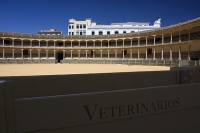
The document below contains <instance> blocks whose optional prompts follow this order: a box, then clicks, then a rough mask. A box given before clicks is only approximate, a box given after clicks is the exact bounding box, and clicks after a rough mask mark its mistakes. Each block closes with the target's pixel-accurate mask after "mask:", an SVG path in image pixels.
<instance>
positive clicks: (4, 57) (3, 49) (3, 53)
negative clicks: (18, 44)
mask: <svg viewBox="0 0 200 133" xmlns="http://www.w3.org/2000/svg"><path fill="white" fill-rule="evenodd" d="M4 58H5V49H3V59H4Z"/></svg>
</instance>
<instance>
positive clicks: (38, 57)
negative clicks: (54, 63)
mask: <svg viewBox="0 0 200 133" xmlns="http://www.w3.org/2000/svg"><path fill="white" fill-rule="evenodd" d="M38 59H40V49H38Z"/></svg>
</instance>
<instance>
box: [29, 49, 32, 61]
mask: <svg viewBox="0 0 200 133" xmlns="http://www.w3.org/2000/svg"><path fill="white" fill-rule="evenodd" d="M31 52H32V49H29V53H30V59H32V53H31Z"/></svg>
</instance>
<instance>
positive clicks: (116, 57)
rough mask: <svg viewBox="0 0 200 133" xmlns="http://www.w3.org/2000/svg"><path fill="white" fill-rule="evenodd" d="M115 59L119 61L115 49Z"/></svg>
mask: <svg viewBox="0 0 200 133" xmlns="http://www.w3.org/2000/svg"><path fill="white" fill-rule="evenodd" d="M115 59H117V49H115Z"/></svg>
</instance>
